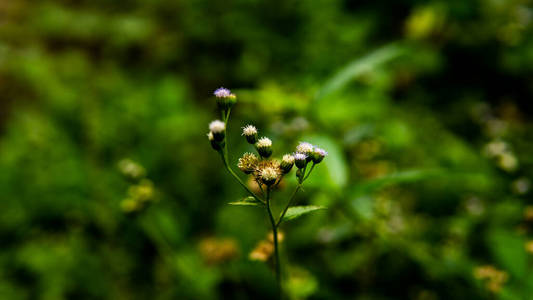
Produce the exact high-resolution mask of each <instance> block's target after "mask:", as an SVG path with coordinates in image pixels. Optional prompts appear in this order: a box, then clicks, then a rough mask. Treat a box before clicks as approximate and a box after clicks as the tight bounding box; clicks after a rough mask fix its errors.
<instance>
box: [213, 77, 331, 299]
mask: <svg viewBox="0 0 533 300" xmlns="http://www.w3.org/2000/svg"><path fill="white" fill-rule="evenodd" d="M214 95H215V97H216V100H217V106H218V109H219V111H220V113H221V120H215V121H212V122H211V123H210V124H209V133H208V134H207V137H208V139H209V142H210V143H211V146H212V148H213V149H214V150H216V151H217V152H218V153H219V155H220V158H221V159H222V162H223V164H224V167H225V168H226V170H227V171H228V172H229V173H230V174H231V175H232V176H233V177H234V178H235V179H236V180H237V182H238V183H239V184H240V185H241V186H242V187H243V188H244V189H245V190H246V192H247V193H248V194H249V196H248V197H247V198H245V199H244V200H242V201H238V202H232V203H230V204H233V205H254V206H260V207H263V208H264V209H265V211H266V214H267V216H268V220H269V221H270V224H271V226H272V237H271V238H269V240H267V241H262V242H261V243H260V244H259V246H258V248H257V249H256V250H254V252H252V254H251V255H250V257H251V258H252V259H258V260H266V259H267V258H268V257H270V255H271V254H272V252H273V254H274V271H275V276H276V281H277V284H278V292H279V296H280V298H281V296H282V294H283V292H282V284H281V282H282V281H281V265H280V259H279V242H280V241H281V239H282V235H281V234H280V232H279V229H280V226H281V224H282V223H283V222H284V221H287V220H291V219H294V218H297V217H299V216H301V215H304V214H307V213H309V212H312V211H315V210H318V209H321V208H323V207H319V206H293V202H294V199H295V196H296V194H297V193H298V191H299V190H300V189H301V188H302V186H303V183H304V182H305V181H306V180H307V178H308V177H309V175H311V172H312V171H313V169H314V168H315V166H316V165H318V164H320V163H321V162H322V161H323V160H324V158H325V157H326V156H327V155H328V153H327V152H326V151H325V150H323V149H321V148H318V147H316V146H314V145H312V144H310V143H307V142H301V143H300V144H298V146H297V147H296V151H295V152H294V153H288V154H284V155H283V156H282V158H281V160H279V159H276V158H273V157H272V154H273V149H272V148H273V147H272V144H273V143H272V140H271V139H269V138H268V137H261V138H259V135H258V130H257V128H256V127H255V126H253V125H246V126H245V127H243V130H242V136H244V138H245V139H246V141H247V142H248V143H249V144H251V145H253V146H254V148H255V151H256V152H257V154H254V153H249V152H247V153H244V154H243V155H242V156H241V157H240V158H239V160H238V163H237V167H238V169H239V170H240V171H242V172H243V173H244V174H245V175H246V176H249V177H251V180H253V181H254V182H255V183H256V184H257V187H258V190H257V192H254V191H252V189H250V188H249V187H248V185H246V184H245V183H244V181H243V180H242V179H241V178H240V177H239V176H238V175H237V174H236V173H235V171H233V168H232V167H231V166H230V163H229V157H228V143H227V139H228V136H227V134H226V133H227V128H228V122H229V117H230V113H231V109H232V107H233V106H234V105H235V103H236V102H237V97H236V96H235V94H233V93H231V91H230V90H228V89H226V88H219V89H217V90H216V91H215V92H214ZM294 166H296V168H295V169H296V171H295V175H296V179H297V185H296V187H295V188H294V191H293V192H292V194H291V196H290V198H289V200H288V201H286V203H285V205H284V206H283V209H282V210H281V211H280V212H279V215H278V216H277V217H275V214H274V211H273V209H272V205H271V204H272V201H273V198H272V194H273V191H274V189H275V188H276V187H277V186H278V185H279V183H280V182H281V181H282V180H283V178H284V176H287V175H288V174H289V173H290V172H291V170H292V169H293V167H294ZM270 249H272V251H270ZM267 250H268V251H267Z"/></svg>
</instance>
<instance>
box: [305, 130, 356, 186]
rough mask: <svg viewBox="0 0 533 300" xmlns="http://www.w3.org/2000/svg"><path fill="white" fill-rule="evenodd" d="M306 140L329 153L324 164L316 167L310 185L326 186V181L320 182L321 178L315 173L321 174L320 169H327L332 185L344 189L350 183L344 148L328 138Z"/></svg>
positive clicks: (313, 137)
mask: <svg viewBox="0 0 533 300" xmlns="http://www.w3.org/2000/svg"><path fill="white" fill-rule="evenodd" d="M304 140H306V141H308V142H310V143H312V144H315V145H317V146H319V147H320V148H323V149H325V150H326V151H328V156H327V157H326V158H325V159H324V161H323V162H322V163H320V164H319V165H317V166H316V167H315V169H316V170H315V171H313V172H314V173H313V174H311V176H310V177H309V181H310V182H309V183H310V185H313V183H317V182H319V184H320V186H324V181H323V180H318V179H319V176H316V175H317V174H315V172H316V173H319V172H320V171H319V169H322V168H323V167H326V168H327V175H328V177H329V179H330V180H329V182H330V183H331V185H332V186H333V187H335V188H341V187H344V186H345V185H346V184H347V183H348V167H347V163H346V158H345V157H344V154H343V152H342V148H341V147H340V146H339V145H338V144H337V143H336V142H335V141H334V140H333V139H331V138H329V137H327V136H311V137H305V138H304Z"/></svg>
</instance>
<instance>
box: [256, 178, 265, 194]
mask: <svg viewBox="0 0 533 300" xmlns="http://www.w3.org/2000/svg"><path fill="white" fill-rule="evenodd" d="M255 182H257V185H258V186H259V189H260V190H261V194H262V195H263V197H264V196H265V191H264V190H263V186H262V185H261V182H259V180H256V181H255Z"/></svg>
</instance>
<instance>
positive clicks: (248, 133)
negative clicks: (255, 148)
mask: <svg viewBox="0 0 533 300" xmlns="http://www.w3.org/2000/svg"><path fill="white" fill-rule="evenodd" d="M242 135H244V137H245V138H246V141H248V143H249V144H252V145H253V144H255V143H257V128H255V126H253V125H246V127H243V128H242Z"/></svg>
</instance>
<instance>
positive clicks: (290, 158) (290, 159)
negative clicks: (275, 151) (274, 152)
mask: <svg viewBox="0 0 533 300" xmlns="http://www.w3.org/2000/svg"><path fill="white" fill-rule="evenodd" d="M281 161H282V162H283V163H285V164H290V165H292V164H294V156H292V155H290V154H285V155H283V158H282V159H281Z"/></svg>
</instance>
